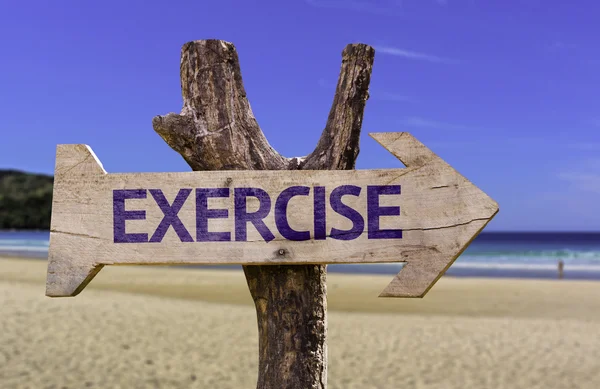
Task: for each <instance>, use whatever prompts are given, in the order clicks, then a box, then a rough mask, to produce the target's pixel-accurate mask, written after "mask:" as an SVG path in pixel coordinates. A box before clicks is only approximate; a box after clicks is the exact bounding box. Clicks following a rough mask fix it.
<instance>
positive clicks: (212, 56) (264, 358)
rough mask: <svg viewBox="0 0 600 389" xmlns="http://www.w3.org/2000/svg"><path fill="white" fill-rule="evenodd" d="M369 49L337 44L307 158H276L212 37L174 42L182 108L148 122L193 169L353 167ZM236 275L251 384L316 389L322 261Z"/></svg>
mask: <svg viewBox="0 0 600 389" xmlns="http://www.w3.org/2000/svg"><path fill="white" fill-rule="evenodd" d="M374 57H375V50H374V49H373V48H372V47H370V46H367V45H364V44H350V45H348V46H346V48H345V49H344V51H343V52H342V67H341V71H340V75H339V80H338V84H337V87H336V92H335V96H334V100H333V104H332V107H331V110H330V113H329V117H328V119H327V124H326V126H325V129H324V130H323V133H322V134H321V138H320V139H319V142H318V144H317V146H316V148H315V149H314V151H313V152H312V153H310V154H309V155H308V156H306V158H285V157H283V156H281V155H280V154H278V153H277V152H276V151H275V150H274V149H273V148H272V147H271V146H270V145H269V143H268V141H267V139H266V138H265V136H264V134H263V133H262V131H261V129H260V127H259V126H258V123H257V122H256V119H255V118H254V115H253V113H252V110H251V108H250V104H249V102H248V99H247V97H246V92H245V90H244V86H243V82H242V76H241V70H240V64H239V59H238V55H237V52H236V50H235V47H234V45H233V44H231V43H229V42H225V41H221V40H200V41H192V42H188V43H186V44H185V45H184V46H183V48H182V50H181V68H180V70H181V89H182V94H183V108H182V110H181V113H180V114H174V113H169V114H167V115H166V116H156V117H154V118H153V120H152V125H153V127H154V130H155V131H156V132H157V133H158V134H159V135H160V136H161V137H162V138H163V139H164V140H165V142H167V144H168V145H169V146H171V148H173V150H175V151H176V152H178V153H179V154H180V155H181V156H182V157H183V158H184V159H185V161H186V162H187V163H188V164H189V165H190V167H191V168H192V169H193V170H286V169H288V170H349V169H354V166H355V162H356V158H357V156H358V152H359V138H360V129H361V125H362V118H363V112H364V107H365V103H366V100H367V99H368V96H369V94H368V88H369V82H370V78H371V70H372V67H373V60H374ZM244 274H245V276H246V280H247V283H248V288H249V289H250V294H251V295H252V298H253V300H254V303H255V305H256V313H257V320H258V332H259V367H258V369H259V371H258V383H257V389H305V388H306V389H313V388H314V389H325V388H326V387H327V296H326V294H327V286H326V266H325V265H285V266H268V265H264V266H244Z"/></svg>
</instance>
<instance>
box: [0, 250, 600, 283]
mask: <svg viewBox="0 0 600 389" xmlns="http://www.w3.org/2000/svg"><path fill="white" fill-rule="evenodd" d="M3 258H4V259H25V260H27V259H28V260H36V261H45V260H47V253H46V252H37V253H36V252H32V251H27V252H0V259H3ZM132 266H135V265H132ZM143 266H152V265H143ZM152 267H160V266H158V265H157V266H152ZM162 267H168V268H180V269H181V268H183V269H191V270H202V269H206V270H225V271H231V270H241V265H172V266H169V265H166V266H162ZM401 268H402V266H401V263H393V264H390V263H380V264H360V263H357V264H329V265H327V271H328V273H336V274H347V275H354V274H358V275H389V276H394V275H396V274H397V273H398V272H399V271H400V270H401ZM444 277H456V278H508V279H526V280H557V281H561V280H572V281H576V280H579V281H600V266H583V265H571V266H569V265H565V267H564V271H563V278H562V279H560V278H559V276H558V265H557V266H556V267H553V266H551V265H547V264H540V265H537V264H533V265H531V264H501V263H462V262H455V263H454V264H453V265H452V266H451V267H450V268H449V269H448V270H447V271H446V273H445V274H444Z"/></svg>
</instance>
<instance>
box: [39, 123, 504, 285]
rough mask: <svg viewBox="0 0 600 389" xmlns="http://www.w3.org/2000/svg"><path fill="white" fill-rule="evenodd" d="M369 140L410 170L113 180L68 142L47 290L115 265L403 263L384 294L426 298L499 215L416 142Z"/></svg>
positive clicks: (383, 136) (393, 137) (61, 155)
mask: <svg viewBox="0 0 600 389" xmlns="http://www.w3.org/2000/svg"><path fill="white" fill-rule="evenodd" d="M371 136H372V137H374V138H375V139H376V140H377V141H378V142H379V143H381V144H382V146H384V147H386V148H387V149H388V150H389V151H391V152H392V153H393V154H394V155H396V156H397V157H398V158H399V159H400V160H402V161H403V162H404V163H405V164H406V166H407V168H405V169H381V170H343V171H326V170H300V171H298V170H295V171H289V170H275V171H273V170H271V171H239V170H237V171H202V172H186V173H137V174H106V173H105V172H104V170H103V169H102V167H101V166H100V165H99V163H98V161H97V158H96V157H95V156H94V155H93V152H91V150H90V149H89V148H87V147H86V146H84V145H60V146H59V147H58V150H57V163H56V173H55V192H54V203H53V214H52V227H51V237H50V239H51V242H50V253H49V256H50V257H49V261H50V262H49V272H50V273H49V278H48V291H47V292H48V294H49V295H55V296H60V295H70V294H73V293H74V292H75V291H77V290H81V288H80V284H77V282H80V283H83V282H85V281H89V279H90V275H92V274H95V273H94V271H95V270H93V269H96V268H97V267H99V266H103V265H114V264H121V265H124V264H127V265H134V264H138V265H142V264H244V265H250V264H253V265H255V264H268V265H284V264H327V263H373V262H406V263H407V265H406V266H405V268H404V269H403V270H402V271H401V272H400V273H399V275H398V277H397V278H396V279H394V281H393V282H392V284H390V285H389V286H388V287H387V288H386V289H385V291H384V292H383V293H382V296H399V297H400V296H402V297H421V296H423V295H424V294H425V293H426V291H427V290H428V289H429V288H430V286H431V285H432V284H433V283H434V282H435V280H437V278H438V277H439V276H441V275H442V274H443V272H444V271H445V270H446V269H447V267H448V266H449V265H450V264H451V263H452V262H453V260H454V259H455V258H456V257H457V256H458V255H459V254H460V253H461V252H462V250H464V248H465V247H466V245H467V244H468V243H469V242H470V241H471V239H472V238H473V237H474V236H475V235H476V234H477V233H478V232H479V231H480V230H481V229H482V228H483V227H484V226H485V225H486V224H487V223H488V222H489V220H491V218H492V217H493V216H494V215H495V214H496V212H497V211H498V206H497V204H496V203H495V202H494V201H493V200H492V199H490V198H489V197H488V196H487V195H485V194H484V193H483V192H482V191H481V190H479V189H478V188H477V187H475V186H474V185H473V184H472V183H470V182H469V181H468V180H467V179H465V178H464V177H463V176H461V175H460V174H459V173H457V172H456V171H455V170H454V169H453V168H452V167H450V166H449V165H448V164H446V163H445V162H444V161H442V160H441V159H440V158H439V157H437V156H436V155H435V154H434V153H433V152H431V151H430V150H429V149H427V148H426V147H425V146H424V145H423V144H421V143H420V142H419V141H417V140H416V139H415V138H414V137H412V136H411V135H410V134H408V133H375V134H371ZM348 186H353V187H354V190H355V192H352V193H347V194H345V195H343V196H340V195H337V196H336V194H339V193H344V192H343V191H340V188H341V189H344V188H348ZM293 187H296V188H298V187H300V188H301V189H299V190H298V191H296V193H295V194H296V196H289V202H287V204H286V201H282V200H286V199H283V197H285V196H280V195H281V194H282V192H284V191H286V193H293V191H292V192H290V191H289V189H288V188H293ZM369 187H375V188H376V187H385V188H388V189H390V188H391V189H392V190H394V188H396V189H397V192H396V193H391V194H385V193H383V194H377V193H375V192H374V191H373V190H371V189H369ZM248 188H255V189H248ZM208 191H212V192H213V194H218V195H220V196H221V197H213V198H208V197H202V196H203V195H202V194H205V193H207V192H208ZM215 191H216V192H215ZM369 191H371V192H369ZM199 193H200V195H199ZM124 194H125V195H128V196H130V198H129V199H127V200H125V199H124ZM261 194H262V195H263V198H262V199H261V200H259V198H258V197H255V195H261ZM332 194H333V195H332ZM125 197H126V196H125ZM140 197H143V198H140ZM240 200H244V202H245V204H244V203H240ZM340 202H341V203H342V204H345V206H347V207H349V208H351V210H354V211H351V210H350V211H348V209H347V208H345V207H344V206H343V205H340ZM159 204H160V205H159ZM382 207H383V208H382ZM398 208H399V209H398ZM208 209H210V210H211V211H210V212H212V213H213V215H208V214H207V210H208ZM219 210H220V211H219ZM385 210H391V212H390V213H391V215H384V213H385ZM394 211H396V212H397V214H396V215H394ZM254 212H259V213H261V212H262V214H261V215H260V218H259V219H260V221H259V222H257V224H254V223H253V222H249V221H247V220H248V219H250V218H251V216H248V215H247V214H251V213H254ZM340 212H342V213H344V214H342V213H340ZM217 213H220V215H217ZM380 214H381V215H380ZM202 215H204V216H202ZM206 215H208V216H212V218H210V219H209V218H208V217H207V216H206ZM215 216H216V217H215ZM142 217H143V219H142ZM286 218H287V219H286ZM126 219H129V220H126ZM198 220H200V222H198ZM375 223H377V224H375ZM257 226H258V227H257ZM377 229H379V230H384V231H389V230H391V231H392V232H391V233H390V232H388V233H385V232H383V233H381V232H379V233H377ZM214 239H218V240H220V241H208V240H214ZM299 239H300V240H299ZM59 266H60V267H63V268H64V266H68V267H70V268H71V269H73V271H71V272H68V273H67V274H65V273H64V272H62V273H61V272H58V273H57V272H56V269H55V268H57V267H59ZM75 270H77V271H75ZM73 279H79V281H76V280H73ZM73 288H75V289H73Z"/></svg>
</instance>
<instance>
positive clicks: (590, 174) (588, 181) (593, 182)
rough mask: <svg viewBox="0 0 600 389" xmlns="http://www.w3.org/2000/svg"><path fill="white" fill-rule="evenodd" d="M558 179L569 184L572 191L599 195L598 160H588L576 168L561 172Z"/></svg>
mask: <svg viewBox="0 0 600 389" xmlns="http://www.w3.org/2000/svg"><path fill="white" fill-rule="evenodd" d="M557 176H558V178H559V179H561V180H564V181H567V182H570V183H571V185H572V186H573V187H574V189H578V190H580V191H586V192H594V193H600V159H595V158H593V159H588V160H586V161H583V162H580V163H578V166H577V168H574V169H571V170H562V171H560V172H559V173H558V175H557Z"/></svg>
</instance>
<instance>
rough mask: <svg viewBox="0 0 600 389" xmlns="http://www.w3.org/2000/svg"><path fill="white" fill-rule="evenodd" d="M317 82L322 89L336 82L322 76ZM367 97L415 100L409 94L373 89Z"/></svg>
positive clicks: (408, 101) (396, 100) (398, 100)
mask: <svg viewBox="0 0 600 389" xmlns="http://www.w3.org/2000/svg"><path fill="white" fill-rule="evenodd" d="M317 83H318V84H319V87H321V88H324V89H334V88H335V87H336V84H335V82H334V81H329V80H326V79H324V78H319V80H318V81H317ZM369 98H372V99H375V100H382V101H395V102H399V103H414V102H416V101H417V100H416V99H414V98H412V97H410V96H406V95H401V94H399V93H390V92H383V91H373V90H370V91H369Z"/></svg>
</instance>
